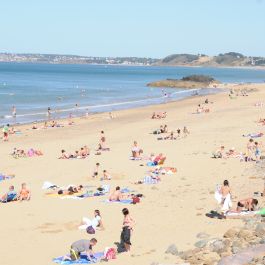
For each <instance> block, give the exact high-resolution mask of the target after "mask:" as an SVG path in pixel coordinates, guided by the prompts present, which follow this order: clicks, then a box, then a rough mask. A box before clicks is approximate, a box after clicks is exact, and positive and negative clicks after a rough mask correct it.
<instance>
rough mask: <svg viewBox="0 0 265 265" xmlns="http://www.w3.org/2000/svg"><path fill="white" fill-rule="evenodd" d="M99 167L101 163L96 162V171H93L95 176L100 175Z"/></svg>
mask: <svg viewBox="0 0 265 265" xmlns="http://www.w3.org/2000/svg"><path fill="white" fill-rule="evenodd" d="M99 167H100V163H96V166H95V169H94V172H93V175H92V177H93V178H95V177H97V176H98V172H99Z"/></svg>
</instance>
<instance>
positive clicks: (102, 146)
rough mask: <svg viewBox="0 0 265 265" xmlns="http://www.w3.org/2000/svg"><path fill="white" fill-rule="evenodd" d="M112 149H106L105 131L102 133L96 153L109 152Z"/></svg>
mask: <svg viewBox="0 0 265 265" xmlns="http://www.w3.org/2000/svg"><path fill="white" fill-rule="evenodd" d="M109 150H110V149H109V148H108V147H106V137H105V133H104V131H101V135H100V140H99V144H98V148H97V149H96V151H109Z"/></svg>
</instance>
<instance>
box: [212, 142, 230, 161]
mask: <svg viewBox="0 0 265 265" xmlns="http://www.w3.org/2000/svg"><path fill="white" fill-rule="evenodd" d="M213 158H227V156H226V153H225V147H224V146H223V145H222V146H221V147H220V148H219V149H217V150H216V151H215V152H214V153H213Z"/></svg>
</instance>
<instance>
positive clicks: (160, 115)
mask: <svg viewBox="0 0 265 265" xmlns="http://www.w3.org/2000/svg"><path fill="white" fill-rule="evenodd" d="M166 117H167V112H159V113H156V112H153V114H152V116H151V119H164V118H166Z"/></svg>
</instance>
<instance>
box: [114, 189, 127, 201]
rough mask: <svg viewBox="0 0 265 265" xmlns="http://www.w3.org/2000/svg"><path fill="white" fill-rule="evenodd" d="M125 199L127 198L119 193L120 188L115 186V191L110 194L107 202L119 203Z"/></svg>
mask: <svg viewBox="0 0 265 265" xmlns="http://www.w3.org/2000/svg"><path fill="white" fill-rule="evenodd" d="M125 197H128V196H126V195H124V194H122V192H121V188H120V187H119V186H117V187H116V188H115V190H114V191H113V192H112V193H111V194H110V196H109V200H110V201H121V200H123V199H125Z"/></svg>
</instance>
